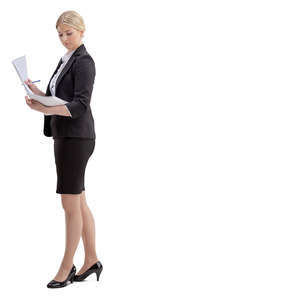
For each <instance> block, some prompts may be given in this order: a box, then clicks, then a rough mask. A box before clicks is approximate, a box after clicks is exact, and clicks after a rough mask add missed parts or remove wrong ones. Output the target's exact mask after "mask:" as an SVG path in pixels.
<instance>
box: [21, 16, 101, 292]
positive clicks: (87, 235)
mask: <svg viewBox="0 0 300 300" xmlns="http://www.w3.org/2000/svg"><path fill="white" fill-rule="evenodd" d="M56 30H57V31H58V34H59V38H60V41H61V43H62V44H63V45H64V47H66V48H67V49H68V52H67V53H66V54H65V55H64V56H63V57H62V58H61V60H60V61H59V64H58V66H57V68H56V70H55V72H54V74H53V75H52V77H51V79H50V82H49V84H48V87H47V91H46V93H43V92H42V91H41V90H39V89H38V88H37V86H36V85H34V84H33V83H32V81H31V80H30V79H28V80H27V81H26V82H25V83H26V84H27V85H28V86H29V88H30V89H31V90H32V92H33V93H35V94H38V95H42V96H50V95H52V96H56V97H58V98H60V99H62V100H65V101H67V103H66V104H64V105H57V106H44V105H43V104H41V103H40V102H38V101H35V100H33V99H30V98H28V97H27V96H25V99H26V103H27V104H28V106H29V107H30V108H31V109H34V110H37V111H39V112H42V113H44V135H45V136H47V137H51V136H52V137H53V139H54V156H55V164H56V173H57V187H56V193H59V194H61V201H62V207H63V209H64V212H65V220H66V247H65V253H64V257H63V259H62V262H61V265H60V268H59V270H58V272H57V274H56V276H55V277H54V278H53V280H51V281H50V282H49V283H48V284H47V287H49V288H57V287H64V286H66V285H67V282H68V281H71V283H72V282H73V281H82V280H83V279H85V278H86V277H87V276H88V275H90V274H92V273H94V272H95V273H96V276H97V280H99V276H100V273H101V271H102V268H103V266H102V264H101V263H100V261H99V260H98V258H97V255H96V249H95V222H94V218H93V215H92V213H91V211H90V209H89V207H88V205H87V203H86V197H85V187H84V174H85V168H86V165H87V162H88V159H89V158H90V156H91V155H92V153H93V151H94V148H95V139H96V135H95V129H94V119H93V115H92V111H91V107H90V100H91V94H92V90H93V84H94V79H95V75H96V70H95V64H94V61H93V59H92V57H91V56H90V54H89V53H88V52H87V51H86V49H85V46H84V44H83V43H82V37H83V33H84V32H85V25H84V21H83V19H82V17H81V16H80V15H79V14H78V13H77V12H75V11H66V12H64V13H63V14H62V15H61V16H60V17H59V18H58V20H57V22H56ZM81 236H82V240H83V244H84V250H85V260H84V264H83V266H82V267H81V269H80V270H79V272H78V273H77V274H76V275H75V273H76V268H75V266H74V265H73V257H74V254H75V251H76V249H77V246H78V243H79V240H80V237H81Z"/></svg>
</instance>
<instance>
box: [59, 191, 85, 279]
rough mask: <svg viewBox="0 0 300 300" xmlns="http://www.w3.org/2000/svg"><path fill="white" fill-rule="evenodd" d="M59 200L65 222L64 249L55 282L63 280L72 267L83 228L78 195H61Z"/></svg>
mask: <svg viewBox="0 0 300 300" xmlns="http://www.w3.org/2000/svg"><path fill="white" fill-rule="evenodd" d="M61 200H62V206H63V209H64V211H65V220H66V247H65V254H64V257H63V260H62V262H61V265H60V268H59V270H58V272H57V274H56V276H55V278H54V280H57V281H63V280H65V279H66V278H67V276H68V274H69V272H70V270H71V268H72V266H73V257H74V254H75V251H76V249H77V246H78V243H79V241H80V236H81V233H82V226H83V221H82V216H81V209H80V194H62V195H61Z"/></svg>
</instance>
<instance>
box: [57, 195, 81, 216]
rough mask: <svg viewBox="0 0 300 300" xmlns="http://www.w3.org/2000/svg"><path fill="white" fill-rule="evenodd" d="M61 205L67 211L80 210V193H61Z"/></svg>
mask: <svg viewBox="0 0 300 300" xmlns="http://www.w3.org/2000/svg"><path fill="white" fill-rule="evenodd" d="M61 202H62V207H63V209H64V210H65V212H67V213H72V212H77V211H78V210H80V194H62V195H61Z"/></svg>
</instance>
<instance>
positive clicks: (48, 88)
mask: <svg viewBox="0 0 300 300" xmlns="http://www.w3.org/2000/svg"><path fill="white" fill-rule="evenodd" d="M61 64H62V59H60V60H59V63H58V65H57V67H56V69H55V71H54V72H53V74H52V76H51V78H50V80H49V83H48V86H47V90H46V96H49V95H51V92H50V82H51V80H52V78H53V76H54V75H55V73H56V72H57V70H58V69H59V67H60V65H61Z"/></svg>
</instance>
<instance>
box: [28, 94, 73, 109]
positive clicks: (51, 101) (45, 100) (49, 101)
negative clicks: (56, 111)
mask: <svg viewBox="0 0 300 300" xmlns="http://www.w3.org/2000/svg"><path fill="white" fill-rule="evenodd" d="M30 98H31V99H34V100H36V101H39V102H40V103H42V104H44V105H46V106H56V105H62V104H66V103H68V101H65V100H62V99H60V98H57V97H55V96H40V95H35V94H31V95H30Z"/></svg>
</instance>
